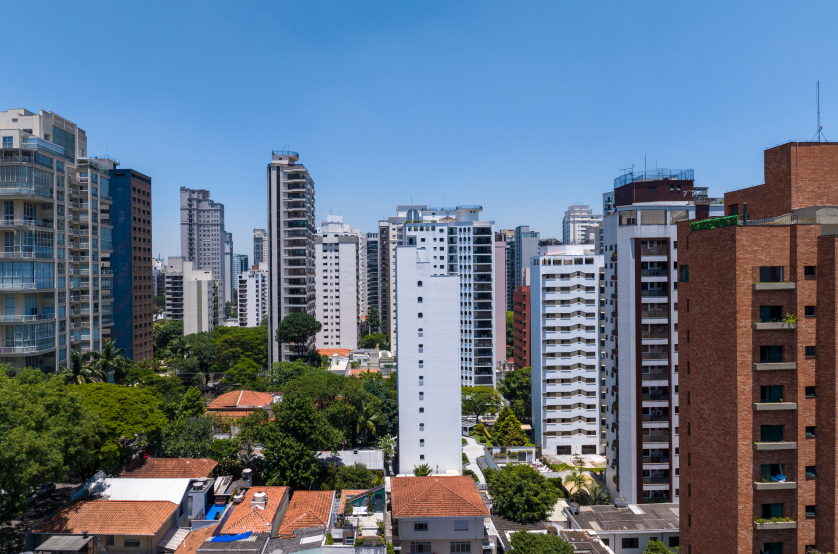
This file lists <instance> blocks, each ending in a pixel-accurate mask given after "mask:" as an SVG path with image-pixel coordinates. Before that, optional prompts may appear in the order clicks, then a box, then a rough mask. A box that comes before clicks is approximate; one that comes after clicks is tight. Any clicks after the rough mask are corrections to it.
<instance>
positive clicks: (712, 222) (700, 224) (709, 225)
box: [690, 215, 739, 231]
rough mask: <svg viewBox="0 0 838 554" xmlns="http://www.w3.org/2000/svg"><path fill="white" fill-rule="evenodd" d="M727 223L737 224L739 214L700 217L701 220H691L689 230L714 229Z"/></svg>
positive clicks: (727, 224)
mask: <svg viewBox="0 0 838 554" xmlns="http://www.w3.org/2000/svg"><path fill="white" fill-rule="evenodd" d="M729 225H739V216H738V215H729V216H726V217H712V218H710V219H702V220H701V221H693V222H692V223H690V231H701V230H702V229H716V228H718V227H727V226H729Z"/></svg>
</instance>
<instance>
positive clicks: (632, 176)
mask: <svg viewBox="0 0 838 554" xmlns="http://www.w3.org/2000/svg"><path fill="white" fill-rule="evenodd" d="M668 180H676V181H694V180H695V172H694V171H693V170H692V169H666V168H663V167H662V168H660V169H648V170H645V171H634V170H632V171H631V172H630V173H626V174H625V175H620V176H619V177H617V178H616V179H614V188H618V187H622V186H624V185H628V184H629V183H636V182H637V181H668Z"/></svg>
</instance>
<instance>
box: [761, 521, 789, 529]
mask: <svg viewBox="0 0 838 554" xmlns="http://www.w3.org/2000/svg"><path fill="white" fill-rule="evenodd" d="M781 529H797V522H796V521H754V530H756V531H775V530H777V531H779V530H781Z"/></svg>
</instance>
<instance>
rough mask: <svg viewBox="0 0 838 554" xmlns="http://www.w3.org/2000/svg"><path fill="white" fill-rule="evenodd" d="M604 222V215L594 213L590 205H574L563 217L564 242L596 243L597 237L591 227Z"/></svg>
mask: <svg viewBox="0 0 838 554" xmlns="http://www.w3.org/2000/svg"><path fill="white" fill-rule="evenodd" d="M601 224H602V216H601V215H597V214H594V213H593V210H591V208H590V206H587V205H573V206H570V207H569V208H568V209H567V211H566V212H565V213H564V218H563V219H562V242H563V243H564V244H594V242H593V241H594V240H595V237H593V236H591V233H590V232H589V229H590V228H591V227H594V226H596V225H601Z"/></svg>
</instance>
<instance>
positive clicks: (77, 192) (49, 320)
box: [0, 109, 151, 371]
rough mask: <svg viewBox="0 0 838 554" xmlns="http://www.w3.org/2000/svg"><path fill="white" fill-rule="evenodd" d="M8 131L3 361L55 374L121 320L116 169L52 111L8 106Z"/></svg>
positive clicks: (3, 148)
mask: <svg viewBox="0 0 838 554" xmlns="http://www.w3.org/2000/svg"><path fill="white" fill-rule="evenodd" d="M0 137H2V142H0V193H2V196H3V213H4V216H3V220H2V224H3V226H4V227H5V228H4V229H3V231H2V233H3V237H4V244H5V246H4V250H3V261H2V262H0V275H2V277H1V278H0V288H2V289H3V292H4V293H5V294H4V302H5V312H4V315H3V316H0V340H2V341H3V342H2V345H1V346H0V357H2V362H3V363H8V364H10V365H12V366H13V367H26V366H28V367H39V368H42V369H44V370H46V371H55V370H56V369H58V366H59V365H62V364H66V363H67V358H68V357H69V354H68V352H69V350H70V349H73V350H79V351H82V352H86V351H90V350H100V349H101V343H102V340H103V336H105V335H108V334H109V330H110V327H111V326H112V325H113V276H112V273H111V270H110V269H109V268H108V265H107V260H108V259H109V255H110V253H111V251H112V250H113V245H112V230H113V226H112V223H111V219H110V215H109V214H110V206H111V198H110V178H109V175H108V168H107V167H105V166H103V165H102V164H101V163H99V162H98V161H96V160H94V159H91V158H90V157H88V156H89V155H88V150H87V135H86V133H85V132H84V131H83V130H82V129H79V128H78V126H76V124H74V123H72V122H70V121H68V120H66V119H64V118H62V117H60V116H58V115H57V114H54V113H52V112H48V111H40V112H39V113H34V112H30V111H28V110H25V109H13V110H7V111H4V112H0ZM143 206H144V207H145V204H144V205H143ZM148 246H150V245H148ZM138 255H139V254H138ZM150 255H151V254H150V248H149V253H148V254H146V256H150ZM68 335H69V336H68ZM3 337H4V338H3ZM123 346H124V345H123Z"/></svg>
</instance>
